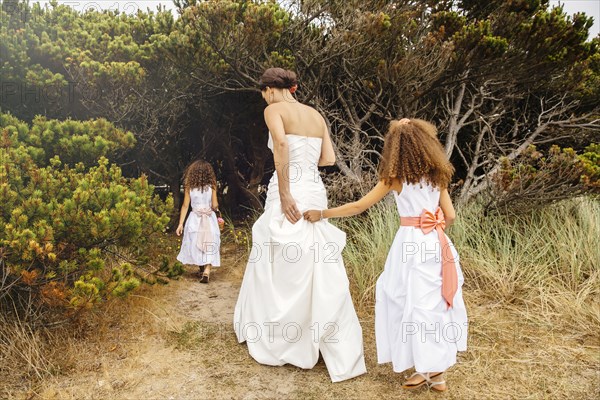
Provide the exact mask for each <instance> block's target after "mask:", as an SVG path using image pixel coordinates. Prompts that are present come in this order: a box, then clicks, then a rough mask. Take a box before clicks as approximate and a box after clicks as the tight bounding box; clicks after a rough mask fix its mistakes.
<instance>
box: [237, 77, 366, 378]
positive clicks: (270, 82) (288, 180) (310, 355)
mask: <svg viewBox="0 0 600 400" xmlns="http://www.w3.org/2000/svg"><path fill="white" fill-rule="evenodd" d="M296 88H297V80H296V74H295V73H294V72H292V71H287V70H284V69H281V68H269V69H267V70H266V71H265V72H264V74H263V75H262V77H261V79H260V89H261V92H262V97H263V99H264V100H265V101H266V102H267V104H268V106H267V107H266V108H265V121H266V123H267V127H268V128H269V131H270V133H269V144H268V146H269V148H270V149H271V150H272V152H273V157H274V160H275V170H276V173H275V174H273V176H272V178H271V181H270V182H269V189H268V192H267V199H266V203H265V211H264V213H263V214H262V215H261V216H260V218H258V220H257V221H256V223H255V224H254V226H253V227H252V251H251V253H250V257H249V260H248V264H247V266H246V271H245V273H244V280H243V282H242V286H241V288H240V293H239V297H238V300H237V304H236V306H235V312H234V329H235V332H236V335H237V338H238V341H239V342H240V343H242V342H244V341H245V342H247V344H248V351H249V352H250V355H251V356H252V357H253V358H254V359H255V360H256V361H258V362H259V363H261V364H267V365H284V364H292V365H295V366H297V367H300V368H312V367H314V366H315V364H316V363H317V361H318V359H319V351H320V352H321V354H322V356H323V360H324V361H325V364H326V365H327V370H328V371H329V375H330V377H331V380H332V381H333V382H339V381H343V380H346V379H350V378H353V377H355V376H358V375H361V374H364V373H365V372H366V368H365V361H364V356H363V342H362V329H361V326H360V323H359V321H358V318H357V316H356V311H355V310H354V306H353V304H352V299H351V298H350V291H349V285H348V277H347V276H346V270H345V268H344V263H343V260H342V256H341V253H342V249H343V248H344V246H345V244H346V236H345V234H344V232H342V231H340V230H339V229H337V228H336V227H334V226H333V225H331V224H330V223H329V222H327V221H320V222H317V223H315V224H314V225H313V224H311V223H310V222H308V221H306V220H304V219H302V211H304V210H308V209H325V208H327V193H326V191H325V187H324V186H323V182H322V181H321V176H320V175H319V171H318V169H317V166H323V165H332V164H333V163H334V162H335V155H334V152H333V146H332V143H331V138H330V136H329V132H328V130H327V126H326V124H325V121H324V120H323V117H322V116H321V115H320V114H319V113H318V112H317V111H316V110H315V109H313V108H311V107H309V106H306V105H304V104H301V103H299V102H298V101H297V100H295V98H294V96H292V94H293V93H294V91H295V90H296Z"/></svg>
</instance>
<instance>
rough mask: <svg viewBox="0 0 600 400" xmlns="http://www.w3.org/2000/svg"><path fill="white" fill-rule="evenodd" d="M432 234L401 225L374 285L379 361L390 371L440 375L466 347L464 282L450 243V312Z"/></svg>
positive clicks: (435, 233)
mask: <svg viewBox="0 0 600 400" xmlns="http://www.w3.org/2000/svg"><path fill="white" fill-rule="evenodd" d="M437 235H438V234H437V232H436V231H435V230H434V231H432V232H430V233H428V234H427V235H425V234H423V232H422V231H421V230H420V229H415V228H414V227H410V226H401V227H400V228H399V230H398V232H397V234H396V237H395V238H394V242H393V244H392V247H391V249H390V251H389V254H388V257H387V260H386V263H385V268H384V271H383V273H382V274H381V276H380V277H379V279H378V280H377V286H376V305H375V336H376V340H377V358H378V362H379V363H380V364H381V363H388V362H391V363H392V365H393V369H394V371H395V372H402V371H404V370H406V369H408V368H412V367H415V369H416V371H418V372H441V371H444V370H446V369H447V368H448V367H450V366H452V365H453V364H455V363H456V353H457V351H464V350H466V348H467V329H468V325H467V312H466V309H465V304H464V301H463V298H462V284H463V282H464V277H463V274H462V271H461V268H460V263H459V258H458V254H457V252H456V249H455V248H454V245H452V242H450V241H449V243H450V245H451V250H452V253H453V255H454V260H455V262H456V268H457V274H458V290H457V292H456V294H455V297H454V307H453V308H451V309H447V306H446V302H445V301H444V298H443V297H442V289H441V287H442V277H441V270H442V269H441V268H442V266H441V254H440V247H439V239H438V236H437Z"/></svg>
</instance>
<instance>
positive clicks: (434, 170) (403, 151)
mask: <svg viewBox="0 0 600 400" xmlns="http://www.w3.org/2000/svg"><path fill="white" fill-rule="evenodd" d="M453 174H454V167H453V166H452V164H451V163H450V161H448V158H447V157H446V153H445V152H444V149H443V148H442V144H441V143H440V141H439V140H438V138H437V129H436V128H435V126H433V125H432V124H430V123H429V122H427V121H423V120H421V119H414V118H412V119H410V122H408V123H405V124H401V123H400V122H399V121H398V120H394V121H392V122H391V123H390V127H389V129H388V132H387V134H386V136H385V142H384V145H383V154H382V157H381V162H380V164H379V179H380V180H383V181H384V182H385V183H386V184H388V185H389V184H391V183H392V181H393V180H394V179H397V180H398V181H400V182H406V183H412V184H416V183H419V182H421V180H425V181H426V182H428V183H430V184H431V185H432V186H435V187H437V188H440V189H445V188H447V187H448V184H449V183H450V180H451V179H452V175H453Z"/></svg>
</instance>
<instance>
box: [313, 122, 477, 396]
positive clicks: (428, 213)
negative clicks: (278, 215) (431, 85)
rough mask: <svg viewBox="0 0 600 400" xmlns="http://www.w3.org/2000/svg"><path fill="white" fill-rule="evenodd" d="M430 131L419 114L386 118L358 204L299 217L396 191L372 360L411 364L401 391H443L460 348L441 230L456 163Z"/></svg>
mask: <svg viewBox="0 0 600 400" xmlns="http://www.w3.org/2000/svg"><path fill="white" fill-rule="evenodd" d="M436 135H437V130H436V128H435V127H434V126H433V125H431V124H430V123H428V122H425V121H422V120H419V119H407V118H404V119H402V120H400V121H392V123H391V124H390V128H389V130H388V133H387V135H386V137H385V144H384V148H383V155H382V160H381V164H380V166H379V179H380V181H379V183H378V184H377V185H376V186H375V187H374V188H373V189H372V190H371V191H370V192H369V193H368V194H367V195H366V196H365V197H363V198H362V199H360V200H358V201H356V202H353V203H349V204H345V205H343V206H340V207H337V208H333V209H329V210H309V211H306V212H305V213H304V218H305V219H307V220H309V221H311V222H317V221H320V220H322V219H324V218H332V217H343V216H351V215H356V214H359V213H361V212H363V211H365V210H366V209H367V208H369V207H371V206H372V205H373V204H375V203H376V202H378V201H379V200H381V199H382V198H383V197H384V196H385V195H386V194H387V193H389V192H390V191H392V192H393V193H394V197H395V200H396V205H397V208H398V214H399V215H400V228H399V229H398V232H397V233H396V236H395V239H394V242H393V244H392V248H391V249H390V251H389V253H388V257H387V260H386V263H385V267H384V271H383V273H382V274H381V275H380V276H379V279H378V280H377V284H376V304H375V336H376V341H377V358H378V361H379V363H380V364H381V363H388V362H391V363H392V366H393V370H394V371H395V372H402V371H404V370H406V369H409V368H412V367H415V370H416V372H415V373H414V374H413V375H412V376H410V377H409V378H408V380H407V381H406V382H405V383H404V384H403V385H402V387H403V388H405V389H416V388H419V387H421V386H427V387H429V388H431V389H433V390H436V391H445V390H446V389H447V386H446V383H445V381H444V378H443V375H442V373H443V372H444V371H445V370H446V369H448V368H449V367H450V366H452V365H453V364H455V363H456V353H457V351H464V350H466V343H467V313H466V310H465V305H464V302H463V299H462V290H461V288H462V283H463V275H462V271H461V268H460V265H459V259H458V254H457V253H456V250H455V248H454V246H453V244H452V242H451V241H450V239H448V237H447V236H446V234H445V233H444V229H445V228H446V227H448V226H449V225H450V224H452V222H453V221H454V218H455V212H454V207H453V206H452V201H451V200H450V196H449V194H448V190H447V186H448V183H449V182H450V178H451V177H452V174H453V172H454V168H453V167H452V165H451V164H450V162H449V161H448V160H447V158H446V155H445V153H444V151H443V148H442V145H441V144H440V142H439V141H438V139H437V137H436ZM317 223H318V222H317Z"/></svg>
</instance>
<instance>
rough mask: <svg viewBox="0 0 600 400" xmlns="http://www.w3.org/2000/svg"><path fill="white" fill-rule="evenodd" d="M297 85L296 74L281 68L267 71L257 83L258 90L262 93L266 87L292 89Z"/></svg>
mask: <svg viewBox="0 0 600 400" xmlns="http://www.w3.org/2000/svg"><path fill="white" fill-rule="evenodd" d="M297 85H298V78H297V77H296V73H295V72H293V71H290V70H287V69H283V68H269V69H267V70H266V71H265V72H264V73H263V74H262V76H261V77H260V80H259V82H258V86H259V87H260V90H261V91H263V90H265V89H266V88H267V87H270V88H277V89H292V88H293V87H295V86H297Z"/></svg>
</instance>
